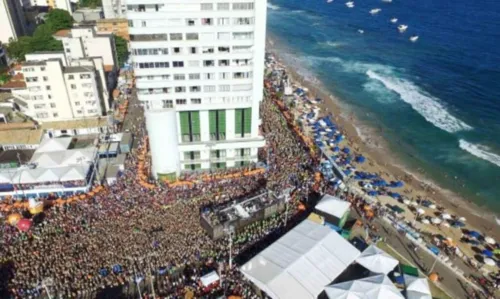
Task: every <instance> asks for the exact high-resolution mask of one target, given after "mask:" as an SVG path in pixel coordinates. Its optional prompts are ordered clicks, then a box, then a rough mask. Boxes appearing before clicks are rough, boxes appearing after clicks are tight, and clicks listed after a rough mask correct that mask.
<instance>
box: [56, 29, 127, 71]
mask: <svg viewBox="0 0 500 299" xmlns="http://www.w3.org/2000/svg"><path fill="white" fill-rule="evenodd" d="M54 37H55V39H57V40H60V41H62V43H63V47H64V54H65V55H66V58H67V59H68V61H69V64H71V61H72V60H75V59H81V58H88V57H102V59H103V61H104V64H105V65H107V66H111V67H114V66H115V65H116V64H117V62H116V49H115V44H114V41H113V36H112V35H109V34H97V33H96V31H95V29H94V27H88V26H82V27H76V28H72V29H69V30H60V31H58V32H56V33H55V34H54Z"/></svg>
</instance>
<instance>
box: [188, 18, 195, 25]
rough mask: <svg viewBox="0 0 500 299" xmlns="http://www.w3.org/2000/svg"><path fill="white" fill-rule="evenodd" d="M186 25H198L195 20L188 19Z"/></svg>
mask: <svg viewBox="0 0 500 299" xmlns="http://www.w3.org/2000/svg"><path fill="white" fill-rule="evenodd" d="M186 24H187V25H188V26H194V25H196V20H195V19H187V20H186Z"/></svg>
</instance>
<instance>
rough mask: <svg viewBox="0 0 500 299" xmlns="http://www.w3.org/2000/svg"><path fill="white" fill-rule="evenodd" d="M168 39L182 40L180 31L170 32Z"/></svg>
mask: <svg viewBox="0 0 500 299" xmlns="http://www.w3.org/2000/svg"><path fill="white" fill-rule="evenodd" d="M170 40H182V33H170Z"/></svg>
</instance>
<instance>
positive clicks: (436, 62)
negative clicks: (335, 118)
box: [268, 0, 500, 212]
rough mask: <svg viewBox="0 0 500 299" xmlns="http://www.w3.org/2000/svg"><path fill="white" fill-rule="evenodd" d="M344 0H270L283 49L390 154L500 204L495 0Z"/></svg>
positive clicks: (499, 15)
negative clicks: (352, 0)
mask: <svg viewBox="0 0 500 299" xmlns="http://www.w3.org/2000/svg"><path fill="white" fill-rule="evenodd" d="M346 1H347V0H344V1H340V0H334V1H333V2H332V3H327V2H326V0H269V4H268V33H269V35H270V36H271V37H275V38H276V39H277V40H278V41H279V46H278V47H279V48H280V53H281V55H282V56H283V57H284V58H285V60H287V61H288V62H292V63H294V66H296V67H298V68H299V71H300V72H301V73H302V75H304V76H306V77H309V79H315V80H319V81H321V82H322V83H323V85H324V86H326V87H327V88H328V89H329V90H330V91H331V92H332V93H333V94H334V95H336V96H337V97H338V98H339V99H341V101H342V102H344V103H346V104H347V106H349V107H350V109H352V112H353V113H355V114H356V116H357V117H358V118H359V119H361V120H362V121H363V122H364V123H366V124H367V125H369V126H372V127H373V128H376V131H378V132H380V134H382V135H383V137H384V138H385V139H386V141H387V142H388V143H389V145H390V149H391V155H396V156H397V157H398V158H400V159H403V160H404V161H405V164H407V165H410V166H411V167H412V168H413V169H417V168H421V169H424V170H425V175H426V176H427V177H429V178H430V179H432V180H433V181H435V182H437V183H438V184H439V185H441V186H442V187H445V188H447V189H450V190H452V191H455V192H456V193H458V194H461V195H462V196H463V197H464V198H466V199H467V200H471V201H474V202H476V203H477V204H479V205H482V206H487V207H488V208H490V209H493V210H495V211H497V212H498V211H500V2H498V1H493V0H485V1H469V0H456V1H435V0H421V1H408V0H393V1H392V2H391V3H387V2H383V1H381V0H363V1H355V7H354V8H348V7H346V5H345V2H346ZM374 8H380V9H381V11H380V12H379V13H378V14H376V15H371V14H370V13H369V11H370V10H371V9H374ZM391 18H397V19H398V22H397V23H396V24H394V23H391V22H390V19H391ZM399 24H406V25H408V29H407V31H406V32H404V33H400V32H399V31H398V29H397V26H398V25H399ZM359 30H363V32H364V33H360V32H359ZM414 35H418V36H419V39H418V41H417V42H411V41H410V40H409V38H410V37H411V36H414Z"/></svg>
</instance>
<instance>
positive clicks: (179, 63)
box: [172, 61, 184, 67]
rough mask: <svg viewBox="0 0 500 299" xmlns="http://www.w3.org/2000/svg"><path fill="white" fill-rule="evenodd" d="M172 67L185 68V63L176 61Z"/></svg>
mask: <svg viewBox="0 0 500 299" xmlns="http://www.w3.org/2000/svg"><path fill="white" fill-rule="evenodd" d="M172 65H173V67H184V61H174V62H172Z"/></svg>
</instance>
